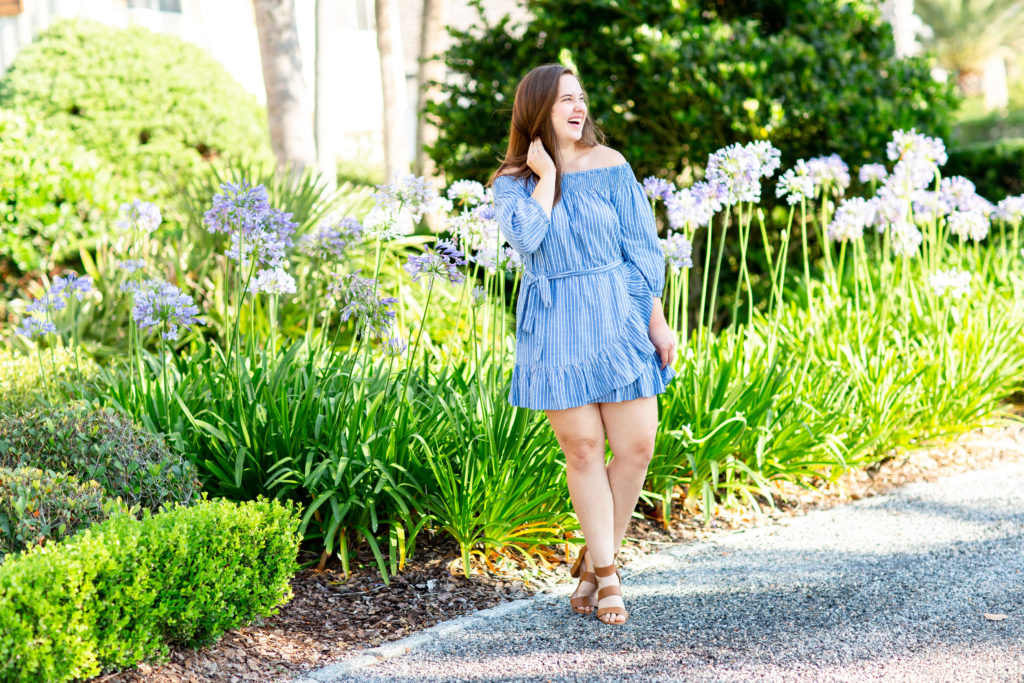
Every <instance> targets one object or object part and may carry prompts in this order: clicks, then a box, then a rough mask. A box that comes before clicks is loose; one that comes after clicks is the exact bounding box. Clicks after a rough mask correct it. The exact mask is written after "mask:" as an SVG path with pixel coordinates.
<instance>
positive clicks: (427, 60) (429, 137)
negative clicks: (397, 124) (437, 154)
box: [416, 0, 446, 178]
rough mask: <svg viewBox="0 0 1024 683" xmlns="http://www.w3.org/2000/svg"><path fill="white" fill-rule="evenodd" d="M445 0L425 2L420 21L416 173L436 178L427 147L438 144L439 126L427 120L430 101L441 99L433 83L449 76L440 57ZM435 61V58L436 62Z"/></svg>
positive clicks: (438, 90)
mask: <svg viewBox="0 0 1024 683" xmlns="http://www.w3.org/2000/svg"><path fill="white" fill-rule="evenodd" d="M443 17H444V0H423V16H422V17H421V21H420V71H419V78H418V79H417V80H418V81H419V100H418V102H417V103H416V173H418V174H419V175H421V176H424V177H426V178H434V176H435V175H436V173H437V168H436V166H435V164H434V160H433V159H431V158H430V155H429V154H427V145H433V144H435V143H436V142H437V126H435V125H433V124H432V123H430V122H429V121H428V120H427V117H426V108H427V102H434V101H436V100H437V98H438V96H439V94H440V92H441V90H440V88H439V87H438V86H431V85H430V82H431V81H437V82H441V81H443V80H444V77H445V71H446V69H445V64H444V60H442V59H437V58H435V57H437V55H439V53H440V52H441V50H443V49H444V44H445V40H444V31H443V27H442V21H443ZM432 58H433V59H432Z"/></svg>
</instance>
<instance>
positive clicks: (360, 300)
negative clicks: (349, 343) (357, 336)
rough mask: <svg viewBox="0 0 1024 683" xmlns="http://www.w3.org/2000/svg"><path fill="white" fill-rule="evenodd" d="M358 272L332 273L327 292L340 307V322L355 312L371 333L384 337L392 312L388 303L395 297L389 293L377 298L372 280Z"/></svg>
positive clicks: (387, 331) (389, 328)
mask: <svg viewBox="0 0 1024 683" xmlns="http://www.w3.org/2000/svg"><path fill="white" fill-rule="evenodd" d="M359 272H360V271H359V270H357V271H355V272H354V273H344V274H342V273H336V274H335V275H334V277H333V280H332V282H331V284H330V285H329V286H328V288H327V289H328V293H329V294H330V295H331V296H332V298H334V299H335V300H336V301H337V302H338V303H339V305H340V306H341V307H342V308H341V321H342V322H348V320H349V318H351V317H352V316H353V315H355V316H358V317H359V318H361V319H362V321H363V325H364V326H365V328H366V329H368V330H369V331H370V333H371V334H372V335H373V336H376V337H383V336H386V335H387V334H389V333H390V330H391V326H392V325H393V324H394V322H395V311H393V310H391V306H393V305H394V304H396V303H398V299H397V298H395V297H393V296H387V297H382V298H377V296H376V294H375V289H376V286H377V282H376V280H374V279H373V278H364V277H359Z"/></svg>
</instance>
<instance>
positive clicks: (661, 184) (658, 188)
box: [644, 175, 676, 201]
mask: <svg viewBox="0 0 1024 683" xmlns="http://www.w3.org/2000/svg"><path fill="white" fill-rule="evenodd" d="M675 189H676V188H675V186H674V185H673V184H672V183H670V182H669V181H667V180H665V179H664V178H659V177H657V176H653V175H652V176H648V177H646V178H644V194H645V195H647V198H648V199H650V200H651V201H657V200H659V199H661V200H663V201H667V200H668V198H669V197H671V196H672V193H673V192H674V191H675Z"/></svg>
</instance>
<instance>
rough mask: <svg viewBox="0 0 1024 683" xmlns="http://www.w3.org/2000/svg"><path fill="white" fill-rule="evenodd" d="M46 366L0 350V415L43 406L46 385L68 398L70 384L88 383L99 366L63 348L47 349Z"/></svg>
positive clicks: (9, 350) (91, 360)
mask: <svg viewBox="0 0 1024 683" xmlns="http://www.w3.org/2000/svg"><path fill="white" fill-rule="evenodd" d="M46 355H47V358H46V361H47V362H46V363H38V362H37V359H36V358H33V357H32V356H28V355H26V354H24V353H19V352H16V351H12V350H11V349H8V348H0V415H4V416H13V415H15V414H17V413H21V412H25V411H28V410H32V409H34V408H40V407H43V406H44V405H46V401H47V400H48V399H47V395H46V391H45V390H44V391H40V389H44V388H45V387H48V386H53V387H62V388H63V391H61V393H60V395H62V396H64V395H72V394H74V390H73V389H71V388H69V387H70V385H71V384H72V383H78V384H81V383H82V382H83V381H89V380H91V379H92V378H93V377H94V376H95V375H96V372H97V371H98V370H99V366H97V365H96V362H95V361H94V360H93V359H92V358H90V357H88V356H83V355H81V354H77V355H76V354H74V353H72V352H71V351H69V350H68V349H67V347H64V346H57V347H51V348H50V349H48V350H47V352H46Z"/></svg>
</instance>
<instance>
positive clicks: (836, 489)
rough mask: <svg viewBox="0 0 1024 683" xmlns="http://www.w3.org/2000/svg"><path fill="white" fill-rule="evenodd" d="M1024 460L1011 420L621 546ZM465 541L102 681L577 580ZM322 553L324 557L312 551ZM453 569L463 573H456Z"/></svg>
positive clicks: (275, 664)
mask: <svg viewBox="0 0 1024 683" xmlns="http://www.w3.org/2000/svg"><path fill="white" fill-rule="evenodd" d="M1022 460H1024V424H1022V423H1020V422H1015V423H1004V424H1001V425H997V426H991V427H984V428H981V429H977V430H974V431H971V432H969V433H967V434H965V435H963V436H961V437H959V438H957V439H956V440H955V441H953V442H952V443H947V444H938V445H934V446H925V447H922V448H920V449H919V450H915V451H912V452H908V453H901V454H893V455H891V456H890V457H888V458H887V459H885V460H883V461H881V462H879V463H876V464H875V465H872V466H871V467H868V468H866V469H862V470H857V471H853V472H848V473H846V474H844V475H843V476H842V477H841V478H840V479H839V480H838V481H837V482H836V483H831V484H826V483H820V482H819V484H820V485H821V488H820V489H819V490H806V489H802V488H800V487H797V486H792V485H790V486H785V487H783V488H782V493H781V494H780V495H779V496H778V497H777V498H776V500H775V508H774V509H771V508H769V507H766V506H763V511H761V512H758V511H753V510H751V509H749V508H725V507H716V509H715V510H714V517H712V520H711V523H710V524H709V525H707V526H705V525H704V524H703V521H702V519H701V517H700V516H699V514H698V513H697V512H696V511H695V510H693V509H683V506H677V509H676V511H675V514H673V517H672V520H671V524H670V526H669V528H668V529H665V528H664V526H663V525H662V524H661V523H660V522H659V521H656V520H655V519H653V518H648V519H644V520H634V522H633V524H632V526H631V527H630V530H629V534H628V536H629V542H628V544H627V546H626V547H624V548H623V549H622V551H621V553H620V560H621V561H622V562H628V561H629V560H630V559H633V558H635V557H638V556H640V555H643V554H645V553H648V552H656V551H657V550H658V549H659V547H660V546H665V545H671V544H674V543H679V542H685V541H688V540H695V539H703V538H708V537H711V536H714V535H715V534H720V533H723V532H730V531H733V530H737V529H742V528H750V527H754V526H762V525H765V524H771V523H774V522H776V521H778V520H780V519H783V518H786V517H791V516H796V515H802V514H806V513H807V512H809V511H811V510H815V509H822V508H829V507H832V506H833V505H837V504H842V503H845V502H848V501H851V500H858V499H861V498H866V497H870V496H875V495H879V494H882V493H886V492H887V491H891V490H892V489H894V488H896V487H898V486H902V485H904V484H907V483H910V482H915V481H933V480H935V479H938V478H940V477H947V476H950V475H953V474H957V473H960V472H965V471H969V470H974V469H980V468H985V467H988V466H992V465H996V464H998V463H1001V462H1018V461H1022ZM457 556H458V549H457V547H456V546H455V545H454V543H452V542H451V541H450V540H449V539H448V537H446V536H443V535H441V534H438V535H435V536H428V535H427V533H424V534H422V535H421V537H420V540H419V541H418V543H417V548H416V552H415V556H414V558H413V561H411V562H409V563H408V564H407V565H406V567H405V569H403V571H402V573H401V574H399V575H398V576H395V577H392V578H391V585H390V586H385V585H384V583H383V581H382V580H381V577H380V575H379V574H378V573H377V570H376V568H375V566H374V565H373V563H372V561H371V560H370V558H369V557H360V558H357V560H356V561H355V562H353V565H352V568H353V572H352V574H351V576H350V577H349V579H348V580H347V581H346V579H345V576H344V573H343V572H342V571H341V567H340V566H330V565H329V566H328V567H327V569H326V570H325V571H323V572H317V571H315V570H314V569H307V570H304V571H301V572H299V573H298V574H296V576H295V577H294V578H293V579H292V589H293V591H294V593H295V597H294V598H293V599H292V601H291V602H289V603H288V604H287V605H284V606H282V607H281V609H280V614H278V615H276V616H273V617H269V618H267V619H266V620H264V621H263V622H262V623H257V624H253V625H251V626H247V627H245V628H241V629H237V630H234V631H231V632H230V633H228V634H226V635H225V636H224V637H223V638H221V640H220V641H218V642H217V643H216V644H214V645H212V646H210V647H208V648H205V649H203V650H199V651H193V650H189V649H186V648H174V649H172V651H171V656H170V661H169V662H167V663H165V664H162V665H153V664H142V665H140V666H139V668H138V669H136V670H131V671H124V672H119V673H114V674H107V675H104V676H100V677H98V678H95V679H93V683H96V682H97V681H106V682H115V681H116V682H117V683H128V682H129V681H130V682H133V683H134V682H138V681H146V682H156V683H172V682H173V683H179V682H182V681H190V682H191V681H196V682H199V681H202V682H206V681H211V682H212V681H229V682H233V681H274V680H279V679H280V678H282V677H284V678H287V677H289V676H294V675H298V674H299V673H302V672H304V671H308V670H310V669H314V668H319V667H322V666H326V665H327V664H329V663H331V662H332V661H333V660H337V659H338V658H339V657H340V656H341V655H343V654H346V653H347V651H349V650H351V649H353V648H364V647H372V646H376V645H379V644H381V643H384V642H386V641H389V640H395V639H398V638H401V637H403V636H406V635H409V634H410V633H412V632H415V631H417V630H420V629H424V628H427V627H429V626H432V625H433V624H436V623H437V622H439V621H444V620H447V619H451V618H453V617H456V616H458V615H460V614H465V613H468V612H473V611H476V610H479V609H486V608H488V607H493V606H494V605H497V604H499V603H502V602H507V601H509V600H516V599H519V598H522V597H526V596H528V595H530V594H532V593H534V592H536V591H538V590H541V589H543V588H544V587H545V586H547V585H552V584H555V583H562V582H565V581H569V580H570V579H569V577H568V568H567V565H566V564H560V565H558V566H557V567H554V568H553V570H547V569H544V570H541V571H540V572H537V573H534V574H530V573H528V572H526V571H525V570H524V569H521V568H520V569H517V568H516V567H514V566H509V567H508V575H507V576H497V575H494V574H492V573H489V572H486V571H485V570H483V568H480V567H474V576H473V577H472V578H470V579H467V578H465V577H464V576H462V575H461V573H458V561H455V562H454V564H453V560H454V559H455V558H456V557H457ZM300 559H301V560H304V561H307V562H310V563H312V562H313V561H315V558H313V557H312V556H303V557H302V558H300ZM449 569H452V570H453V571H454V572H455V575H453V574H452V573H450V571H449Z"/></svg>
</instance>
